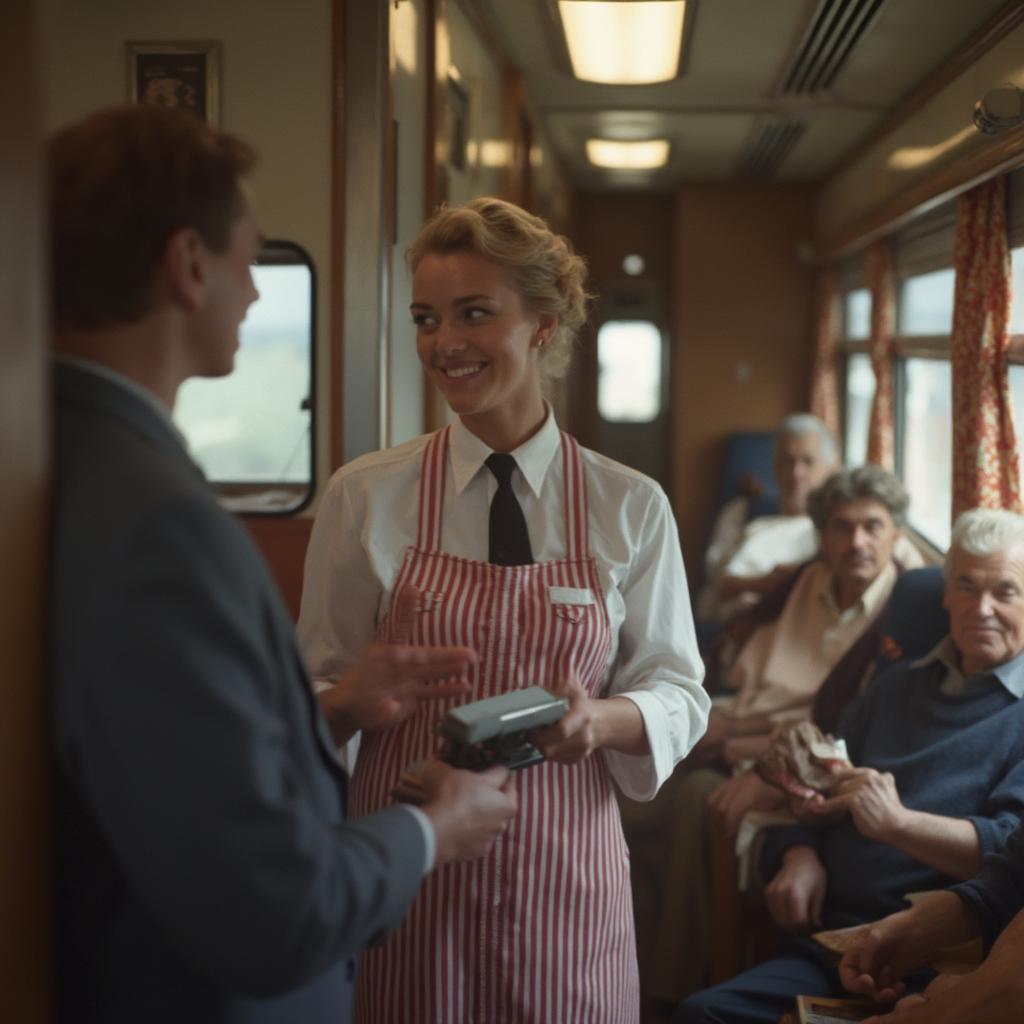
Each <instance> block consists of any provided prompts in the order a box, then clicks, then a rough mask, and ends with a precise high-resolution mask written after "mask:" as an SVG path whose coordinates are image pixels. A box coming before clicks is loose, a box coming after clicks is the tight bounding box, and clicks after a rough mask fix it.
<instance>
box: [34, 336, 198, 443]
mask: <svg viewBox="0 0 1024 1024" xmlns="http://www.w3.org/2000/svg"><path fill="white" fill-rule="evenodd" d="M54 358H55V359H56V361H57V362H58V363H64V364H65V365H67V366H74V367H75V368H76V369H78V370H84V371H85V372H86V373H93V374H95V375H96V376H97V377H102V378H103V379H104V380H107V381H109V382H110V383H111V384H114V385H116V386H117V387H119V388H122V389H123V390H124V391H127V392H129V393H130V394H132V395H134V396H135V397H136V398H137V399H138V400H139V401H140V402H145V403H146V406H147V407H148V408H149V409H151V410H152V411H153V412H154V413H155V414H156V415H157V416H159V417H160V420H161V422H162V423H164V424H165V425H166V426H167V427H169V428H170V430H171V433H172V434H173V435H174V436H175V437H176V438H177V439H178V440H179V441H180V442H181V446H182V448H184V449H185V450H186V451H188V441H187V440H186V438H185V435H184V434H183V433H182V432H181V431H180V430H179V429H178V425H177V424H176V423H175V422H174V420H173V419H172V418H171V414H170V412H168V410H167V406H166V405H164V403H163V402H161V401H160V399H159V398H157V397H156V395H154V394H153V392H152V391H150V390H149V388H145V387H143V386H142V385H141V384H139V383H137V382H136V381H134V380H132V379H131V378H130V377H126V376H125V375H124V374H123V373H118V372H117V371H116V370H112V369H111V368H110V367H109V366H107V365H106V364H104V363H97V362H94V361H93V360H92V359H82V358H81V357H80V356H65V355H58V356H55V357H54Z"/></svg>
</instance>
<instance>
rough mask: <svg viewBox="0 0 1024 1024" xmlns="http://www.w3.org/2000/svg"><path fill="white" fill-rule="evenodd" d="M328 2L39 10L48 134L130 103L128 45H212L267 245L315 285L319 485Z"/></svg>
mask: <svg viewBox="0 0 1024 1024" xmlns="http://www.w3.org/2000/svg"><path fill="white" fill-rule="evenodd" d="M331 6H332V5H331V0H290V2H288V3H281V2H280V0H217V2H216V3H211V2H209V0H174V2H173V3H167V2H164V0H103V2H102V3H93V2H83V0H44V3H43V10H44V14H45V18H44V22H43V30H44V31H43V41H44V44H45V58H46V59H45V65H44V68H45V72H44V82H43V97H44V115H45V122H46V126H47V128H48V129H53V128H56V127H58V126H60V125H63V124H66V123H67V122H69V121H72V120H74V119H76V118H78V117H81V116H83V115H84V114H87V113H89V112H90V111H93V110H96V109H98V108H100V107H105V106H109V105H110V104H113V103H123V102H125V100H126V98H127V70H126V69H127V63H126V57H125V42H126V41H128V40H135V41H146V42H163V41H167V42H184V41H190V40H192V41H195V40H217V41H219V42H220V43H221V46H222V57H221V120H220V124H221V127H222V128H224V129H226V130H227V131H230V132H233V133H235V134H237V135H240V136H242V138H244V139H246V140H247V141H248V142H250V143H252V144H253V145H255V146H256V148H257V149H258V150H259V153H260V163H259V166H258V167H257V169H256V173H255V174H254V176H253V180H252V183H253V187H254V191H255V203H256V209H257V212H258V215H259V217H260V221H261V224H262V226H263V230H264V232H265V233H266V234H267V235H268V237H272V238H287V239H290V240H292V241H295V242H298V243H299V244H300V245H302V246H303V247H304V248H305V249H307V250H308V252H309V254H310V255H311V256H312V257H313V262H314V263H315V265H316V271H317V285H318V313H317V338H318V343H319V353H318V354H319V357H320V358H319V364H318V366H317V374H318V383H319V387H318V391H319V394H318V399H319V403H320V404H319V407H320V410H321V414H320V415H319V416H318V426H319V430H318V433H319V436H318V439H317V440H318V452H319V453H320V465H319V466H318V470H317V472H318V477H319V479H320V481H321V482H322V481H323V480H325V479H326V475H327V456H328V451H329V444H328V429H327V428H328V416H327V401H328V396H329V393H330V392H329V371H330V362H329V359H330V333H329V331H330V319H329V314H330V308H329V307H330V303H329V282H330V275H331V265H330V128H331V126H330V98H331V31H330V29H331Z"/></svg>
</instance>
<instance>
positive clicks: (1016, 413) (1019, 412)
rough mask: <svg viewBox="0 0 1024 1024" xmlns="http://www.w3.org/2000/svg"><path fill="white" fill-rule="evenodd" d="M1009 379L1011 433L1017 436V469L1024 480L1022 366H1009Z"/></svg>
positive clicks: (1023, 393)
mask: <svg viewBox="0 0 1024 1024" xmlns="http://www.w3.org/2000/svg"><path fill="white" fill-rule="evenodd" d="M1009 379H1010V400H1011V402H1012V403H1013V431H1014V433H1015V434H1016V435H1017V469H1018V472H1019V473H1020V477H1021V480H1024V366H1011V367H1010V372H1009Z"/></svg>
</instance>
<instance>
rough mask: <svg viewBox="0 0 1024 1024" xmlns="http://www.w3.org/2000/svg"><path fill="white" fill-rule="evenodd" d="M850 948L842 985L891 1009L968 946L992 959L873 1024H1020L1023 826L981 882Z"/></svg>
mask: <svg viewBox="0 0 1024 1024" xmlns="http://www.w3.org/2000/svg"><path fill="white" fill-rule="evenodd" d="M978 940H980V943H979V942H978ZM847 942H848V945H847V950H846V952H845V953H844V955H843V959H842V962H841V963H840V965H839V977H840V979H841V981H842V983H843V984H844V985H845V986H846V988H847V989H848V990H849V991H850V992H853V993H854V994H856V995H863V996H868V997H870V998H872V999H875V1000H878V1001H879V1002H883V1003H884V1002H890V1001H891V1000H894V999H896V998H898V997H899V996H900V995H902V994H903V992H904V991H905V984H904V982H903V981H902V979H903V978H904V977H906V975H907V974H909V973H911V972H913V971H916V970H918V969H920V968H922V967H925V966H928V965H930V964H932V963H935V962H936V961H939V962H941V961H942V960H943V959H945V958H947V957H949V956H950V955H954V954H955V953H956V952H958V951H960V947H962V946H964V945H965V944H967V945H970V944H972V943H975V944H980V945H983V947H984V949H986V950H988V951H989V952H988V956H987V957H986V959H985V961H984V963H983V964H982V965H981V967H979V968H978V969H977V970H975V971H972V972H971V973H970V974H966V975H961V974H956V975H949V974H940V975H939V976H938V977H937V978H936V979H935V980H934V981H933V982H932V983H931V984H930V985H929V986H928V987H927V988H926V989H925V990H924V991H923V992H921V993H920V994H917V995H912V996H908V997H907V998H906V999H903V1000H902V1001H901V1002H900V1004H899V1005H898V1007H897V1008H896V1011H895V1013H894V1014H892V1015H885V1016H879V1017H873V1018H871V1020H872V1021H877V1022H879V1024H880V1022H882V1021H892V1022H896V1024H960V1022H962V1021H986V1022H988V1024H1018V1021H1019V1020H1020V1018H1021V1007H1022V1006H1024V972H1022V971H1021V969H1020V965H1021V960H1022V959H1024V826H1022V825H1018V826H1017V829H1016V831H1014V833H1013V834H1012V835H1011V836H1010V838H1009V839H1008V840H1007V843H1006V849H1005V850H1004V851H1003V852H1002V853H994V854H990V855H989V856H988V857H986V859H985V865H984V867H983V868H982V871H981V874H979V875H978V876H977V877H976V878H973V879H971V881H969V882H962V883H961V884H960V885H955V886H953V888H952V889H949V890H944V891H941V892H934V893H929V894H928V895H927V896H926V897H925V898H923V899H922V900H921V901H920V902H918V903H916V904H915V905H914V906H913V907H912V908H911V909H910V910H901V911H898V912H897V913H895V914H892V915H890V916H889V917H886V918H883V919H882V920H881V921H877V922H875V923H874V924H870V925H864V926H863V928H860V929H857V930H855V931H854V932H853V934H852V935H850V936H849V937H848V938H847Z"/></svg>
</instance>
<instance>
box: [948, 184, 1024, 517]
mask: <svg viewBox="0 0 1024 1024" xmlns="http://www.w3.org/2000/svg"><path fill="white" fill-rule="evenodd" d="M954 258H955V264H956V291H955V295H954V300H953V337H952V342H951V359H952V364H953V509H952V512H953V518H954V519H956V517H957V516H958V515H959V514H960V513H961V512H963V511H965V510H966V509H970V508H1005V509H1010V510H1011V511H1014V512H1020V511H1021V495H1020V473H1019V470H1018V465H1017V439H1016V434H1015V432H1014V428H1013V407H1012V400H1011V397H1010V385H1009V380H1008V376H1007V361H1008V351H1009V343H1010V336H1009V330H1008V325H1009V319H1010V250H1009V244H1008V242H1007V235H1006V181H1005V178H1003V177H999V178H994V179H992V180H991V181H987V182H985V183H984V184H983V185H979V186H978V187H977V188H974V189H971V191H970V192H966V193H965V194H964V195H963V196H961V197H960V199H959V201H958V205H957V224H956V243H955V249H954Z"/></svg>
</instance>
